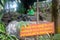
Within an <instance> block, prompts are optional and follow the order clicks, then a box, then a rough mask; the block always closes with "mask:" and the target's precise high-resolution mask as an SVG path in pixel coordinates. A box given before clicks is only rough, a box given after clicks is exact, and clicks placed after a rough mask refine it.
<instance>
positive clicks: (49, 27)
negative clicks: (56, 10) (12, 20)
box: [20, 22, 54, 37]
mask: <svg viewBox="0 0 60 40" xmlns="http://www.w3.org/2000/svg"><path fill="white" fill-rule="evenodd" d="M47 33H51V34H53V33H54V23H53V22H50V23H42V24H30V25H28V26H27V27H22V30H21V31H20V37H26V36H34V35H44V34H47Z"/></svg>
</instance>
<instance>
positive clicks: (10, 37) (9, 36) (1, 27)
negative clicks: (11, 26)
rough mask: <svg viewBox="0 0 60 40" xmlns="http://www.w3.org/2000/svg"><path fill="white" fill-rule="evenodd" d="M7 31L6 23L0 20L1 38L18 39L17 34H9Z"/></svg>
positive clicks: (1, 39) (5, 39)
mask: <svg viewBox="0 0 60 40" xmlns="http://www.w3.org/2000/svg"><path fill="white" fill-rule="evenodd" d="M5 32H6V29H5V24H4V23H3V22H0V40H18V39H17V38H16V37H15V36H13V35H9V34H7V33H5Z"/></svg>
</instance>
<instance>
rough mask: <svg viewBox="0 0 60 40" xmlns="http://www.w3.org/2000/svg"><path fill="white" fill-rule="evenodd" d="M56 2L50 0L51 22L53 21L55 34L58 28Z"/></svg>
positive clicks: (56, 0)
mask: <svg viewBox="0 0 60 40" xmlns="http://www.w3.org/2000/svg"><path fill="white" fill-rule="evenodd" d="M57 7H58V0H52V21H54V26H55V33H57V27H58V9H57Z"/></svg>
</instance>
